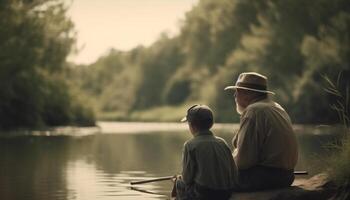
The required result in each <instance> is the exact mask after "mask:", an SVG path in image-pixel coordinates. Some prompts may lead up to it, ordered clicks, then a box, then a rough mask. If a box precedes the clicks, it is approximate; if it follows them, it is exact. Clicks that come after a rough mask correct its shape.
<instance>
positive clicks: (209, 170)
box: [173, 105, 235, 200]
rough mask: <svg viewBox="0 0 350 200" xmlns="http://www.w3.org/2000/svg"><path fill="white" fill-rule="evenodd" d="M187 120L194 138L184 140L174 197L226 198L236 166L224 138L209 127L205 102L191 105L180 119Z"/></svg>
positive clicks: (209, 110) (229, 192)
mask: <svg viewBox="0 0 350 200" xmlns="http://www.w3.org/2000/svg"><path fill="white" fill-rule="evenodd" d="M181 121H182V122H187V123H188V126H189V130H190V133H191V134H192V136H193V138H192V139H190V140H188V141H186V142H185V144H184V149H183V157H182V159H183V160H182V178H178V179H177V180H175V184H174V185H175V190H173V196H176V199H180V200H182V199H189V200H193V199H201V200H205V199H208V200H212V199H215V200H227V199H229V198H230V196H231V193H232V189H233V188H234V186H235V185H234V184H235V183H234V177H235V174H234V173H235V167H234V161H233V157H232V154H231V150H230V148H229V147H228V145H227V143H226V142H225V140H224V139H222V138H220V137H216V136H215V135H214V134H213V133H212V132H211V131H210V128H211V127H212V126H213V123H214V119H213V113H212V111H211V109H210V108H209V107H208V106H206V105H193V106H192V107H190V108H189V109H188V111H187V115H186V116H185V117H184V118H183V119H182V120H181Z"/></svg>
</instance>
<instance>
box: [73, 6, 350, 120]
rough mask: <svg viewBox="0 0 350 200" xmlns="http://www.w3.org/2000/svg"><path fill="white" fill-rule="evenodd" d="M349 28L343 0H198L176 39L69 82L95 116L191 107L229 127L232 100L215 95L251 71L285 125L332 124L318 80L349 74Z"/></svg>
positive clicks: (113, 56) (109, 60) (115, 58)
mask: <svg viewBox="0 0 350 200" xmlns="http://www.w3.org/2000/svg"><path fill="white" fill-rule="evenodd" d="M349 25H350V7H349V4H348V2H347V0H335V1H328V0H309V1H303V0H287V1H281V0H268V1H259V0H201V1H199V3H198V4H197V5H196V6H194V7H193V9H192V10H191V11H189V12H188V13H187V14H186V18H185V20H184V21H183V22H182V26H181V31H180V34H179V35H178V36H175V37H173V38H168V37H167V36H166V35H164V34H163V35H162V36H161V37H160V38H159V39H158V40H157V41H156V42H155V43H154V44H153V45H152V46H150V47H148V48H144V47H137V48H135V49H133V50H131V51H129V52H117V53H116V51H111V52H110V53H109V54H108V55H107V56H105V57H102V58H100V59H99V60H98V61H97V62H96V63H93V64H91V65H89V66H86V67H83V68H85V69H83V70H81V69H77V70H76V71H77V73H76V74H77V75H76V76H77V77H81V78H80V81H78V82H79V85H80V86H81V88H82V92H84V93H87V94H89V95H92V96H94V97H95V99H96V101H95V104H96V105H97V106H96V107H97V110H98V112H100V113H118V119H120V118H123V116H124V118H125V119H126V118H129V117H130V116H131V114H132V113H138V111H140V112H142V113H144V112H147V110H150V112H151V113H153V110H154V109H156V108H155V107H158V106H178V107H179V108H181V106H182V105H184V104H187V103H188V102H198V103H206V104H209V105H210V106H211V107H212V108H213V110H214V111H216V113H217V114H216V116H217V119H218V121H221V122H224V121H225V122H232V121H236V122H237V121H238V120H239V117H238V115H236V114H235V111H234V106H233V104H234V100H233V98H232V93H230V92H228V91H223V88H224V87H225V86H227V85H231V84H234V82H235V79H236V78H237V76H238V74H239V73H241V72H243V71H257V72H260V73H262V74H265V75H267V76H268V77H269V84H270V85H269V88H270V89H271V90H273V91H275V92H276V94H277V95H276V96H275V98H276V100H277V101H279V102H280V103H281V104H282V105H283V106H284V107H285V108H286V109H287V111H288V112H289V113H291V117H292V119H293V121H295V122H297V123H326V122H332V123H336V122H337V115H336V114H334V112H332V110H331V109H330V108H329V104H331V103H332V102H333V100H334V99H333V98H332V97H330V95H329V94H327V93H325V92H324V90H323V88H322V84H321V83H322V81H323V79H322V76H321V75H322V74H327V75H329V76H330V77H331V78H333V77H335V76H336V74H337V73H338V72H339V71H344V72H347V71H349V70H350V65H349V63H350V60H349V58H350V55H349V53H350V51H349V45H348V44H349V33H350V26H349ZM78 71H80V72H78ZM315 102H317V103H315ZM170 115H171V113H170Z"/></svg>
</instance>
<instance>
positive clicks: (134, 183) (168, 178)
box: [130, 171, 309, 185]
mask: <svg viewBox="0 0 350 200" xmlns="http://www.w3.org/2000/svg"><path fill="white" fill-rule="evenodd" d="M308 174H309V173H308V172H307V171H294V175H308ZM175 177H176V176H164V177H159V178H153V179H148V180H143V181H131V182H130V184H131V185H137V184H143V183H151V182H158V181H166V180H172V179H173V178H175Z"/></svg>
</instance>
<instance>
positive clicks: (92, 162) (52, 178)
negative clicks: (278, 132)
mask: <svg viewBox="0 0 350 200" xmlns="http://www.w3.org/2000/svg"><path fill="white" fill-rule="evenodd" d="M99 126H100V128H99V129H97V128H92V129H91V128H90V129H89V128H70V127H64V128H59V129H56V130H55V131H41V132H20V133H2V134H1V135H2V136H1V137H0V153H1V157H0V199H1V200H16V199H21V200H22V199H25V200H34V199H35V200H47V199H67V200H68V199H77V200H90V199H91V200H99V199H100V200H107V199H113V200H115V199H121V200H124V199H125V200H128V199H130V200H131V199H133V200H134V199H135V200H136V199H168V194H169V192H170V190H171V187H172V185H171V182H170V181H163V182H155V183H148V184H142V185H137V186H136V187H135V188H132V187H131V185H130V181H136V180H144V179H150V178H155V177H161V176H169V175H174V174H178V173H180V172H181V167H180V166H181V151H182V146H183V143H184V142H185V141H186V140H188V139H189V138H191V136H190V134H189V133H188V131H187V126H186V125H185V124H177V123H174V124H172V123H171V124H168V123H117V122H100V123H99ZM235 129H237V126H236V125H230V124H225V125H223V124H221V125H220V124H217V125H215V126H214V129H213V130H214V132H215V133H216V135H218V136H221V137H223V138H225V139H226V140H227V142H228V143H229V144H231V139H232V137H233V131H234V130H235ZM295 130H296V133H297V136H298V140H299V149H300V158H299V163H298V166H297V170H307V171H309V173H310V175H309V176H311V175H313V174H315V173H317V172H319V171H320V170H321V169H322V162H320V160H322V159H321V158H322V157H321V156H323V155H324V153H327V151H326V150H325V149H324V148H323V146H324V145H327V144H329V143H330V142H331V141H332V139H333V138H334V133H332V132H335V131H334V130H333V129H331V128H330V127H324V126H323V127H311V126H310V127H309V126H295ZM10 135H11V136H10Z"/></svg>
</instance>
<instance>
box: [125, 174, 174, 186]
mask: <svg viewBox="0 0 350 200" xmlns="http://www.w3.org/2000/svg"><path fill="white" fill-rule="evenodd" d="M175 177H176V176H164V177H159V178H153V179H148V180H143V181H131V182H130V184H131V185H136V184H143V183H151V182H157V181H166V180H171V179H173V178H175Z"/></svg>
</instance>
